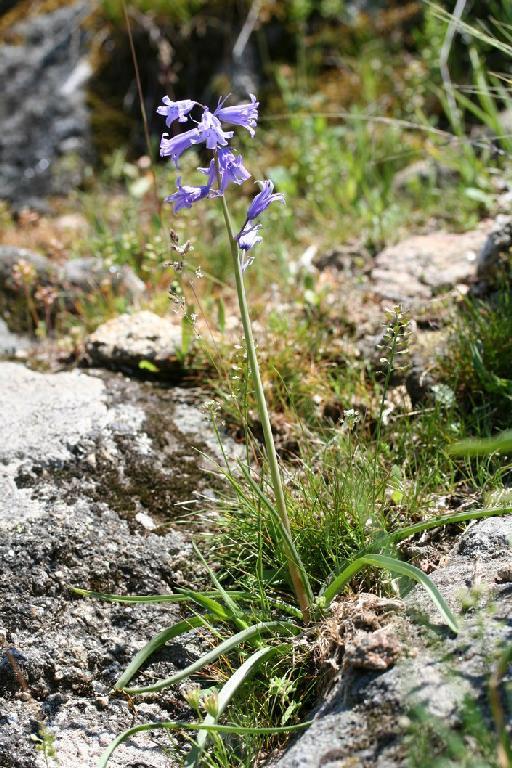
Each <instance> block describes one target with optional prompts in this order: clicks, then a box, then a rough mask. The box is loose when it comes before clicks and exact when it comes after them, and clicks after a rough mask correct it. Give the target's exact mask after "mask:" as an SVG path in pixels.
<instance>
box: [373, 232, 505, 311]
mask: <svg viewBox="0 0 512 768" xmlns="http://www.w3.org/2000/svg"><path fill="white" fill-rule="evenodd" d="M489 229H490V226H489V224H488V223H484V224H483V225H482V226H481V227H479V228H478V229H476V230H473V231H471V232H465V233H464V234H462V235H454V234H448V233H446V232H432V233H431V234H429V235H416V236H413V237H409V238H407V239H406V240H403V241H402V242H400V243H397V245H392V246H390V247H388V248H385V249H384V250H383V251H381V253H379V254H378V256H377V257H376V259H375V266H374V268H373V270H372V273H371V277H372V280H373V282H374V290H375V292H376V293H377V294H379V295H380V296H382V297H383V298H385V299H390V300H392V301H400V302H403V303H405V304H410V303H411V302H414V301H418V300H420V301H424V300H428V299H430V298H432V296H434V295H436V294H438V293H440V292H442V291H444V290H447V289H450V288H453V287H454V286H455V285H457V284H459V283H468V282H471V281H472V280H474V278H475V276H476V264H477V256H478V253H479V252H480V250H481V248H482V246H483V244H484V242H485V239H486V236H487V233H488V232H489Z"/></svg>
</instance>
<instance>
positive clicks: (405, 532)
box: [383, 507, 512, 544]
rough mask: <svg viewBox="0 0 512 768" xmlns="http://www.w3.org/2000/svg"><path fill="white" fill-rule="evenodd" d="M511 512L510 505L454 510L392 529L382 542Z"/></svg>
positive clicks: (394, 541)
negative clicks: (451, 512)
mask: <svg viewBox="0 0 512 768" xmlns="http://www.w3.org/2000/svg"><path fill="white" fill-rule="evenodd" d="M511 513H512V507H490V508H489V509H469V510H467V511H465V512H454V513H453V515H442V516H441V517H433V518H431V519H430V520H424V521H423V522H421V523H414V524H413V525H408V526H407V527H406V528H399V530H398V531H394V532H393V533H390V534H388V535H386V536H383V543H384V544H385V543H386V542H393V543H395V544H396V543H397V542H399V541H403V540H404V539H408V538H409V536H414V535H415V534H417V533H423V531H428V530H430V529H431V528H439V527H441V526H443V525H451V524H453V523H465V522H467V521H469V520H481V519H483V518H485V517H499V516H500V515H510V514H511Z"/></svg>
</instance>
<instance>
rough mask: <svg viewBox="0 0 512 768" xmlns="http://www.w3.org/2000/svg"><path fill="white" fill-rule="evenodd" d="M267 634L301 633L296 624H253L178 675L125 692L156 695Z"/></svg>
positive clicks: (269, 622) (279, 622)
mask: <svg viewBox="0 0 512 768" xmlns="http://www.w3.org/2000/svg"><path fill="white" fill-rule="evenodd" d="M267 632H271V633H272V634H275V635H279V634H297V633H298V632H300V628H299V627H297V626H296V625H295V624H292V623H291V622H287V621H286V622H285V621H267V622H261V623H259V624H253V626H252V627H247V629H244V630H242V631H241V632H238V633H237V634H236V635H233V636H232V637H229V638H228V639H227V640H224V642H223V643H221V644H220V645H218V646H217V647H216V648H214V649H213V650H212V651H210V652H209V653H205V655H204V656H201V658H200V659H197V661H194V662H193V664H190V665H189V666H188V667H185V669H182V670H180V671H179V672H176V674H174V675H171V677H166V678H165V679H164V680H159V681H158V682H157V683H154V684H153V685H147V686H143V687H141V688H124V689H123V690H124V691H125V692H126V693H129V694H133V695H134V694H138V693H154V692H155V691H162V690H163V689H164V688H168V687H169V686H170V685H173V684H174V683H179V682H180V681H181V680H184V679H185V678H187V677H190V675H193V674H194V673H195V672H198V671H199V670H200V669H202V668H203V667H206V666H207V665H208V664H211V663H212V662H213V661H215V660H216V659H218V658H219V656H223V655H224V654H225V653H229V651H232V650H233V648H236V647H237V646H238V645H241V643H244V642H246V641H247V640H250V639H251V638H253V637H255V636H257V635H259V634H262V633H267Z"/></svg>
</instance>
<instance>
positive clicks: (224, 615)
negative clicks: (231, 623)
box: [180, 589, 231, 621]
mask: <svg viewBox="0 0 512 768" xmlns="http://www.w3.org/2000/svg"><path fill="white" fill-rule="evenodd" d="M180 592H182V594H184V595H187V597H188V599H189V600H190V601H191V602H192V603H197V605H200V606H201V608H206V610H207V611H211V613H213V615H214V616H216V617H217V618H218V619H220V620H221V621H228V620H229V619H230V618H231V615H230V614H229V613H228V612H227V611H226V610H225V609H224V608H223V607H222V605H221V604H220V603H219V602H217V600H214V599H213V597H209V596H208V595H205V594H201V593H200V592H194V590H192V589H190V590H189V589H187V590H185V589H184V590H180Z"/></svg>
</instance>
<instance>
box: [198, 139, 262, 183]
mask: <svg viewBox="0 0 512 768" xmlns="http://www.w3.org/2000/svg"><path fill="white" fill-rule="evenodd" d="M217 159H218V174H219V192H220V193H221V194H224V192H225V190H226V189H227V187H228V186H229V184H243V183H244V181H247V179H249V178H250V177H251V174H250V173H249V171H248V170H247V168H245V166H244V164H243V159H242V155H235V153H234V152H233V151H232V150H231V149H229V148H227V147H221V148H220V149H219V150H218V152H217ZM198 170H200V171H201V173H205V174H208V184H209V185H210V186H212V184H213V183H214V181H215V179H216V178H217V163H216V162H215V159H213V160H211V162H210V165H209V167H208V168H199V169H198Z"/></svg>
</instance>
